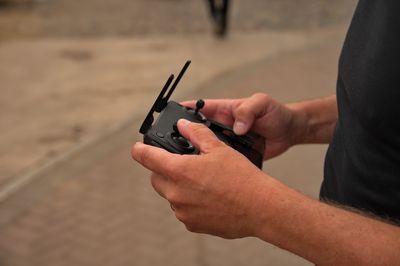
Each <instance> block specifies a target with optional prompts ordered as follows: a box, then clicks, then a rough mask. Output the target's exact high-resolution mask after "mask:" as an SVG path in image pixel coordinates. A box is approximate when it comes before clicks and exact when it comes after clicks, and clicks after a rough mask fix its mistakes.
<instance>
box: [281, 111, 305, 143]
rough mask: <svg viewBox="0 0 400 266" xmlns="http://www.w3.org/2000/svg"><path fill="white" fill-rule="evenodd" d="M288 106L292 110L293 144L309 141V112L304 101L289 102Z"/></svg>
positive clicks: (291, 129)
mask: <svg viewBox="0 0 400 266" xmlns="http://www.w3.org/2000/svg"><path fill="white" fill-rule="evenodd" d="M286 107H287V108H288V109H289V111H290V112H291V123H290V124H291V126H290V131H291V132H292V136H291V139H292V146H293V145H297V144H304V143H307V139H308V136H309V123H308V120H309V119H308V116H307V112H306V111H305V108H304V105H303V104H302V103H291V104H287V105H286Z"/></svg>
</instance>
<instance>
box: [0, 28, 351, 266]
mask: <svg viewBox="0 0 400 266" xmlns="http://www.w3.org/2000/svg"><path fill="white" fill-rule="evenodd" d="M339 33H341V34H339ZM339 33H338V34H335V35H332V36H331V37H329V38H326V39H325V40H324V41H320V42H314V44H309V45H307V46H299V47H300V48H298V49H291V50H286V51H282V52H281V53H278V54H276V55H275V56H273V57H271V56H268V57H264V58H259V59H258V60H253V61H252V62H247V64H246V65H244V66H243V65H242V66H237V67H236V68H231V69H228V70H226V71H225V72H223V73H220V74H219V75H218V76H216V77H213V78H211V79H208V80H207V79H204V80H201V81H200V82H199V83H198V84H196V86H195V87H193V89H191V90H190V94H189V92H186V93H184V92H183V91H184V87H185V83H182V86H181V87H179V88H178V90H177V92H178V91H180V92H179V93H177V94H176V97H175V99H177V100H182V99H189V98H200V97H201V98H217V97H224V98H226V97H230V98H232V97H244V96H248V95H250V94H251V93H253V92H258V91H263V92H267V93H269V94H270V95H272V96H273V97H275V98H277V99H279V100H281V101H283V102H288V101H295V100H299V99H307V98H313V97H321V96H324V95H328V94H333V93H334V87H335V79H336V65H337V57H338V53H339V48H340V45H341V41H342V39H343V34H344V31H343V29H342V30H341V31H339ZM194 63H195V64H194V65H193V68H195V65H196V62H194ZM196 72H197V71H195V70H193V73H192V74H190V75H188V76H187V79H188V80H190V78H192V77H193V76H195V73H196ZM189 77H190V78H189ZM159 81H160V82H161V83H162V82H164V80H163V78H161V79H160V80H159ZM155 96H156V95H154V97H155ZM147 104H149V101H147V100H146V101H145V104H143V105H147ZM143 105H142V106H141V108H143V109H146V110H147V108H145V107H144V106H143ZM144 113H145V111H144V110H142V112H140V113H136V115H135V117H134V118H131V119H130V120H129V119H128V120H127V121H126V123H125V124H124V125H122V126H120V127H118V128H115V129H114V130H112V131H110V132H109V133H107V134H105V135H104V136H103V137H102V138H99V139H97V140H96V141H92V142H90V143H89V144H87V145H86V146H85V147H83V148H82V149H80V150H78V151H76V152H74V153H70V154H68V155H67V156H64V157H63V158H62V159H60V160H59V161H58V162H56V163H54V164H53V165H50V166H48V167H47V168H45V169H42V172H40V173H39V175H38V176H36V178H35V179H34V180H33V181H32V182H31V183H29V184H28V185H26V186H23V187H20V188H19V190H18V191H17V192H16V193H11V194H10V195H8V196H7V198H6V199H5V200H3V201H2V203H1V205H0V235H1V238H0V265H6V266H11V265H12V266H25V265H38V266H39V265H40V266H45V265H52V266H53V265H54V266H55V265H85V266H86V265H114V266H119V265H121V266H122V265H138V266H141V265H143V266H144V265H146V266H147V265H177V266H178V265H185V266H186V265H194V266H203V265H216V266H224V265H229V266H231V265H310V263H309V262H306V261H304V260H303V259H301V258H299V257H297V256H295V255H292V254H289V253H287V252H286V251H283V250H280V249H278V248H276V247H273V246H271V245H269V244H266V243H263V242H261V241H259V240H257V239H253V238H246V239H240V240H229V241H228V240H223V239H220V238H216V237H211V236H206V235H199V234H192V233H189V232H187V231H186V230H185V228H184V226H183V225H182V224H180V223H179V222H178V221H177V220H176V219H175V217H174V215H173V213H172V211H171V210H170V207H169V205H168V204H167V203H166V202H165V201H164V200H163V199H161V198H160V197H158V195H156V193H155V192H153V191H152V189H151V186H150V183H149V180H148V176H149V172H148V171H147V170H145V169H143V168H142V167H140V166H139V165H138V164H136V163H134V162H133V161H132V160H131V158H130V146H131V144H132V143H134V142H135V141H137V140H139V139H140V136H139V134H138V133H137V130H138V127H139V124H140V122H141V121H142V119H143V115H144ZM325 149H326V146H323V145H312V146H299V147H295V148H293V149H291V150H290V151H288V152H287V153H286V154H285V155H283V156H281V157H279V158H277V159H273V160H271V161H268V162H266V163H265V165H264V169H265V171H267V172H268V173H269V174H271V175H272V176H274V177H276V178H279V179H281V180H282V181H283V182H284V183H286V184H288V185H290V186H292V187H294V188H296V189H298V190H301V191H303V192H304V193H306V194H308V195H311V196H313V197H316V196H317V194H318V187H319V184H320V182H321V176H322V163H323V156H324V152H325ZM287 222H290V221H287ZM327 222H328V221H327Z"/></svg>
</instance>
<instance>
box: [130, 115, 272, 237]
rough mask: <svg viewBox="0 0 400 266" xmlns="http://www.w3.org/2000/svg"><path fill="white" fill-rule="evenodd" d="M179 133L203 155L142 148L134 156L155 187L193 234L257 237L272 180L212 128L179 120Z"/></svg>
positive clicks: (139, 145) (138, 145)
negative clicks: (261, 204) (264, 191)
mask: <svg viewBox="0 0 400 266" xmlns="http://www.w3.org/2000/svg"><path fill="white" fill-rule="evenodd" d="M178 129H179V132H180V133H181V135H182V136H183V137H185V138H186V139H188V140H189V141H190V142H191V143H192V144H193V145H194V146H195V147H197V148H198V149H199V150H200V154H199V155H178V154H172V153H169V152H167V151H165V150H163V149H160V148H157V147H153V146H149V145H145V144H143V143H136V144H135V145H134V146H133V148H132V157H133V158H134V159H135V160H136V161H138V162H139V163H140V164H142V165H143V166H145V167H146V168H148V169H150V170H151V171H152V172H153V174H152V176H151V183H152V185H153V187H154V189H155V190H156V191H157V192H158V194H160V195H161V196H162V197H163V198H165V199H167V200H168V201H169V202H170V204H171V207H172V209H173V210H174V212H175V215H176V217H177V219H178V220H180V221H181V222H183V223H184V224H185V226H186V228H187V229H188V230H189V231H191V232H197V233H208V234H213V235H218V236H221V237H224V238H240V237H246V236H254V235H255V229H256V228H257V226H258V224H257V220H258V219H257V217H258V216H259V214H258V213H257V209H256V208H255V206H257V205H258V204H257V201H260V200H264V199H265V198H267V197H265V196H266V195H263V196H261V197H259V196H257V195H260V193H262V191H261V188H263V187H265V183H266V182H268V180H269V179H270V178H269V177H268V176H267V175H266V174H264V173H263V172H262V171H260V170H259V169H258V168H257V167H255V166H254V165H253V164H252V163H251V162H250V161H249V160H248V159H247V158H246V157H245V156H243V155H242V154H240V153H239V152H237V151H235V150H234V149H232V148H231V147H229V146H227V145H225V144H224V143H223V142H222V141H220V140H219V139H218V138H217V137H216V136H215V135H214V133H213V132H212V131H211V130H209V129H208V128H207V127H206V126H204V125H202V124H197V123H191V122H189V121H187V120H179V122H178Z"/></svg>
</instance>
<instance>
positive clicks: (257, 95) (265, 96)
mask: <svg viewBox="0 0 400 266" xmlns="http://www.w3.org/2000/svg"><path fill="white" fill-rule="evenodd" d="M251 98H255V99H257V100H259V101H262V102H267V101H268V100H269V99H270V96H269V95H268V94H266V93H262V92H257V93H255V94H253V95H252V96H251Z"/></svg>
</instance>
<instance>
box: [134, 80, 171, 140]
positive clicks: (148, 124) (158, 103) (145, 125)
mask: <svg viewBox="0 0 400 266" xmlns="http://www.w3.org/2000/svg"><path fill="white" fill-rule="evenodd" d="M173 80H174V75H172V74H171V76H169V78H168V80H167V82H166V83H165V85H164V87H163V88H162V90H161V92H160V94H159V95H158V97H157V99H156V101H155V102H154V104H153V106H152V107H151V109H150V111H149V113H148V114H147V116H146V119H145V120H144V121H143V124H142V126H141V127H140V130H139V132H140V133H142V134H145V133H146V132H147V130H149V128H150V127H151V125H152V124H153V121H154V117H153V114H154V111H157V110H158V109H159V107H160V106H162V103H163V99H164V98H163V96H164V94H165V93H166V92H167V90H168V88H169V86H170V85H171V83H172V81H173ZM161 109H162V108H161ZM157 112H159V111H157Z"/></svg>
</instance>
